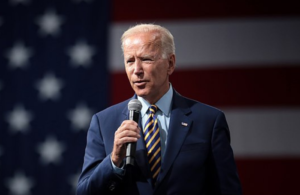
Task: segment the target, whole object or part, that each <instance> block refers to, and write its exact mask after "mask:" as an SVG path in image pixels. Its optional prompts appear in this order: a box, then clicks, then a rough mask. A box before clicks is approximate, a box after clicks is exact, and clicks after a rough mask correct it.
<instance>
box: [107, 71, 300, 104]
mask: <svg viewBox="0 0 300 195" xmlns="http://www.w3.org/2000/svg"><path fill="white" fill-rule="evenodd" d="M299 75H300V67H299V66H290V67H250V68H230V69H229V68H228V69H221V68H218V69H194V70H181V69H179V70H175V72H174V73H173V75H171V77H170V80H171V82H172V85H173V87H174V88H175V89H176V90H177V91H178V92H179V93H180V94H182V95H183V96H186V97H189V98H192V99H195V100H198V101H201V102H204V103H206V104H210V105H213V106H217V107H228V106H235V107H240V106H242V107H253V106H254V107H257V106H262V107H274V106H300V101H299V100H300V90H299V89H300V76H299ZM111 89H112V95H111V97H112V102H111V103H112V104H115V103H118V102H121V101H123V100H125V99H128V98H130V97H132V95H133V94H134V92H133V90H132V89H131V87H130V84H129V82H128V79H127V76H126V74H125V73H113V74H112V87H111Z"/></svg>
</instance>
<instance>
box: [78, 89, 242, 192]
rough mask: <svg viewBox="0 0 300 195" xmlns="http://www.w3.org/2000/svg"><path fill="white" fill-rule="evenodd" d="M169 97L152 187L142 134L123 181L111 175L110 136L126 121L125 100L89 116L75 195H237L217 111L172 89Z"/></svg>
mask: <svg viewBox="0 0 300 195" xmlns="http://www.w3.org/2000/svg"><path fill="white" fill-rule="evenodd" d="M173 94H174V95H173V100H172V110H171V119H170V125H169V130H168V137H167V146H166V151H165V156H164V161H163V162H162V167H161V171H160V173H159V176H158V179H157V184H156V185H155V186H153V185H152V183H151V179H150V178H151V175H150V169H149V165H148V161H147V154H146V148H145V143H144V141H143V135H142V133H141V138H140V139H139V140H138V142H137V149H136V158H135V166H134V167H133V169H132V170H127V171H126V174H125V176H119V175H116V174H115V173H114V171H113V167H112V164H111V160H110V154H111V152H112V149H113V142H114V134H115V131H116V130H117V129H118V127H119V126H120V124H121V123H122V122H123V121H124V120H127V119H128V113H129V112H128V108H127V104H128V102H129V101H130V100H127V101H124V102H122V103H119V104H117V105H114V106H112V107H109V108H107V109H105V110H103V111H101V112H99V113H97V114H95V115H94V116H93V118H92V121H91V124H90V128H89V130H88V135H87V146H86V150H85V156H84V164H83V169H82V173H81V176H80V179H79V182H78V187H77V194H78V195H99V194H130V195H137V194H140V195H152V194H156V195H165V194H182V195H189V194H191V195H193V194H199V195H204V194H205V195H207V194H210V195H218V194H226V195H238V194H242V192H241V186H240V181H239V178H238V174H237V170H236V165H235V162H234V156H233V152H232V149H231V146H230V135H229V129H228V126H227V122H226V119H225V116H224V114H223V112H221V111H220V110H218V109H216V108H213V107H211V106H208V105H205V104H203V103H200V102H197V101H194V100H190V99H188V98H185V97H182V96H181V95H179V94H178V93H177V92H176V91H175V90H174V93H173ZM134 98H136V96H135V97H134ZM182 123H186V124H187V125H186V124H184V125H183V124H182Z"/></svg>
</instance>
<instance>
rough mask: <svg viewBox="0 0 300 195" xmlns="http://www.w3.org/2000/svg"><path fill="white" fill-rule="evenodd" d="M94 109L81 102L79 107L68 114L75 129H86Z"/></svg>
mask: <svg viewBox="0 0 300 195" xmlns="http://www.w3.org/2000/svg"><path fill="white" fill-rule="evenodd" d="M92 115H93V111H92V110H91V109H89V108H88V107H87V106H86V105H85V104H83V103H80V104H79V105H77V107H76V108H75V109H74V110H72V111H70V112H69V113H68V114H67V117H68V118H69V120H70V121H71V123H72V128H73V129H74V130H75V131H80V130H86V129H87V128H88V125H89V123H90V121H91V118H92Z"/></svg>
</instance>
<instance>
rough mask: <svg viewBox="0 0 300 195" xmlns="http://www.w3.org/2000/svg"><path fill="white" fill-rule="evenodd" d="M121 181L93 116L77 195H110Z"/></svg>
mask: <svg viewBox="0 0 300 195" xmlns="http://www.w3.org/2000/svg"><path fill="white" fill-rule="evenodd" d="M121 180H122V178H121V177H120V176H118V175H116V174H115V173H114V171H113V167H112V164H111V160H110V154H106V151H105V146H104V142H103V137H102V135H101V130H100V124H99V120H98V118H97V116H96V115H94V116H93V118H92V121H91V124H90V128H89V130H88V134H87V145H86V149H85V155H84V163H83V168H82V173H81V175H80V178H79V181H78V185H77V195H94V194H112V193H113V192H114V190H115V188H116V187H117V185H118V183H120V182H121Z"/></svg>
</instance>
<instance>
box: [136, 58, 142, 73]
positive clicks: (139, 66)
mask: <svg viewBox="0 0 300 195" xmlns="http://www.w3.org/2000/svg"><path fill="white" fill-rule="evenodd" d="M142 73H143V67H142V63H141V61H140V60H136V61H135V63H134V74H136V75H140V74H142Z"/></svg>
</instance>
